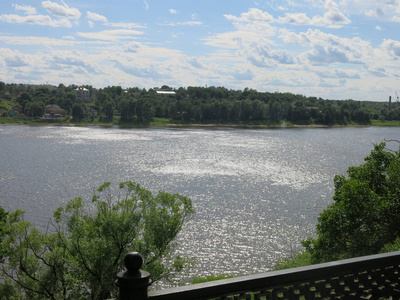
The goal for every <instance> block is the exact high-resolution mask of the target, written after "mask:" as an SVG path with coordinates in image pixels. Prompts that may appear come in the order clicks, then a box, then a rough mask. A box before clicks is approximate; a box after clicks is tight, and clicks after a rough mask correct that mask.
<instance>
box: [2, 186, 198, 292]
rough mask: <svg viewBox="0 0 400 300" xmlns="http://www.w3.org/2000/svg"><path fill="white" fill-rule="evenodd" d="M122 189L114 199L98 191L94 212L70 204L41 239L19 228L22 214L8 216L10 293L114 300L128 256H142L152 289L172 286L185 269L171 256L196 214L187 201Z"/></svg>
mask: <svg viewBox="0 0 400 300" xmlns="http://www.w3.org/2000/svg"><path fill="white" fill-rule="evenodd" d="M119 188H120V191H119V193H118V197H116V196H114V195H113V190H112V188H111V186H110V183H105V184H103V185H102V186H100V187H99V188H98V190H97V193H95V194H94V195H93V198H92V208H91V210H90V209H88V208H87V207H86V208H85V204H84V202H83V201H82V199H81V198H75V199H73V200H71V201H70V202H68V204H67V205H66V206H65V207H60V208H58V209H57V210H56V211H55V212H54V215H53V221H52V223H51V224H50V225H51V226H49V228H48V229H47V231H46V232H42V231H40V230H39V229H37V228H35V227H34V226H32V225H31V224H30V223H28V222H25V221H23V212H22V211H15V212H12V213H10V214H9V215H8V216H7V219H6V224H5V228H6V230H7V234H6V235H5V236H4V238H3V241H2V245H3V246H7V247H6V250H5V257H6V261H7V263H4V264H2V265H1V272H2V277H7V278H9V279H10V280H11V281H14V283H12V285H11V286H13V287H14V290H13V291H14V292H15V293H17V292H19V293H20V294H21V299H107V298H110V297H112V296H115V294H116V289H115V286H114V281H115V279H116V274H117V273H118V272H119V271H121V269H122V267H123V259H124V257H125V254H126V253H128V252H129V251H138V252H140V253H141V254H142V255H143V258H144V261H145V264H144V266H143V269H145V270H147V271H149V272H150V274H151V276H152V280H153V281H157V280H160V279H162V278H164V279H171V278H170V274H172V273H173V272H177V271H181V270H182V269H183V268H184V267H186V265H187V260H185V259H184V258H182V257H179V256H177V257H175V258H172V251H173V249H174V239H175V238H176V236H177V234H178V232H179V231H180V229H181V228H182V225H183V223H184V222H185V221H186V220H187V219H188V218H189V217H190V216H191V215H192V214H193V209H192V203H191V200H190V199H189V198H187V197H184V196H181V195H179V194H168V193H165V192H159V193H158V194H157V195H156V196H153V194H152V193H151V192H150V191H148V190H146V189H143V188H142V187H140V186H139V185H138V184H136V183H134V182H131V181H129V182H122V183H121V184H120V186H119ZM50 232H52V233H50ZM7 286H8V287H9V286H10V283H9V282H8V283H7ZM7 286H5V285H4V284H3V285H2V286H1V288H3V289H5V288H6V287H7Z"/></svg>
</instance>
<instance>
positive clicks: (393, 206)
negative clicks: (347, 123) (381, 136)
mask: <svg viewBox="0 0 400 300" xmlns="http://www.w3.org/2000/svg"><path fill="white" fill-rule="evenodd" d="M347 173H348V178H345V177H344V176H335V178H334V182H335V194H334V197H333V200H334V203H333V204H332V205H330V206H329V207H328V208H327V209H325V210H324V211H323V212H322V213H321V215H320V217H319V219H318V220H319V223H318V225H317V237H316V238H309V239H308V240H307V241H304V242H303V245H304V246H305V247H306V249H307V251H309V252H310V254H311V258H312V262H313V263H319V262H324V261H332V260H337V259H342V258H349V257H355V256H362V255H369V254H375V253H378V252H379V251H380V250H381V249H382V247H384V245H386V244H389V243H393V242H394V241H395V240H396V238H398V237H400V218H399V216H400V151H397V152H392V151H390V150H388V149H387V148H386V144H385V143H381V144H379V145H375V146H374V149H373V150H372V151H371V153H370V155H369V156H367V157H366V158H365V163H364V164H362V165H360V166H356V167H350V168H349V169H348V171H347Z"/></svg>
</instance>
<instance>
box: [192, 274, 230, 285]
mask: <svg viewBox="0 0 400 300" xmlns="http://www.w3.org/2000/svg"><path fill="white" fill-rule="evenodd" d="M233 277H234V276H231V275H218V276H207V277H197V278H194V279H193V280H192V281H191V282H190V284H197V283H204V282H209V281H215V280H221V279H228V278H233Z"/></svg>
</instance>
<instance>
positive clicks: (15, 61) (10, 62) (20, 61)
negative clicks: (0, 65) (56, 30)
mask: <svg viewBox="0 0 400 300" xmlns="http://www.w3.org/2000/svg"><path fill="white" fill-rule="evenodd" d="M0 57H1V58H2V60H3V61H4V62H5V64H6V66H7V67H9V68H20V67H26V66H29V65H30V64H31V63H32V62H33V59H32V57H31V56H30V55H26V54H22V53H21V52H19V51H18V50H15V51H14V50H11V49H7V48H0Z"/></svg>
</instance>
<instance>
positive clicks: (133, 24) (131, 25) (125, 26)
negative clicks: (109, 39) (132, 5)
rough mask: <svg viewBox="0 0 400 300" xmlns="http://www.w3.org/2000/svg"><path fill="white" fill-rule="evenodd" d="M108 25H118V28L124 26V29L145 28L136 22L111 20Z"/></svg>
mask: <svg viewBox="0 0 400 300" xmlns="http://www.w3.org/2000/svg"><path fill="white" fill-rule="evenodd" d="M107 25H108V26H111V27H120V28H126V29H132V28H146V26H143V25H139V24H136V23H122V22H121V23H113V22H108V23H107Z"/></svg>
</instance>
